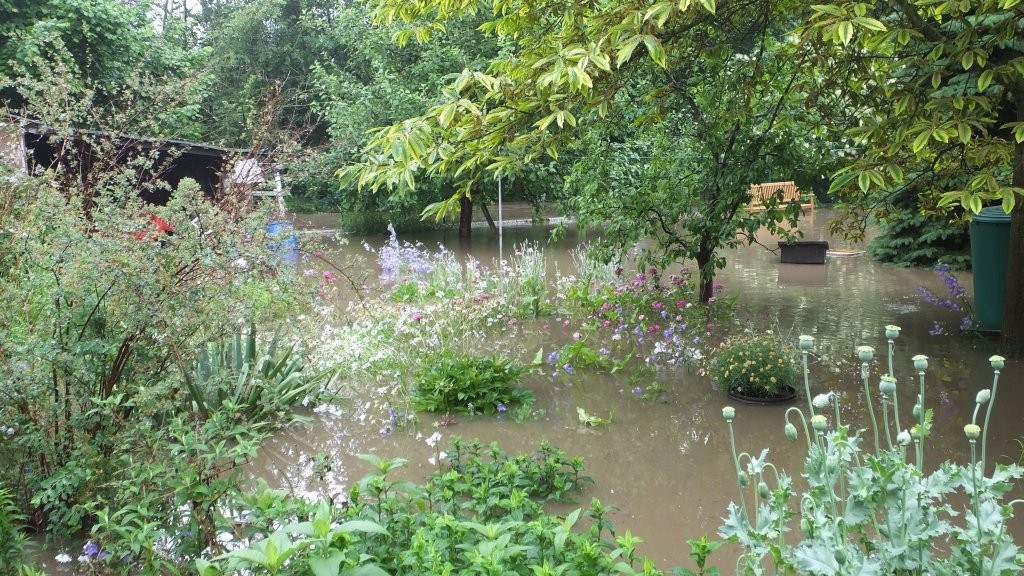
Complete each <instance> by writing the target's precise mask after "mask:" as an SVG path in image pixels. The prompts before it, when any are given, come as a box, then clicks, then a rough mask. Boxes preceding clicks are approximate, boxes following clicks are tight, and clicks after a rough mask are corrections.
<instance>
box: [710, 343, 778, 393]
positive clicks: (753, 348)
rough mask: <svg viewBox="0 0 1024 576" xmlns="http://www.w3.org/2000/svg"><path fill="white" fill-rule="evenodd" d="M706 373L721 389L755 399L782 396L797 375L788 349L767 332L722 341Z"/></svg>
mask: <svg viewBox="0 0 1024 576" xmlns="http://www.w3.org/2000/svg"><path fill="white" fill-rule="evenodd" d="M708 371H709V372H710V373H711V376H712V377H713V378H714V379H715V380H717V381H718V383H719V386H721V388H722V389H723V390H725V391H727V392H731V393H733V394H739V395H742V396H751V397H755V398H772V397H776V396H780V395H783V394H785V393H786V392H787V391H788V390H789V388H790V387H791V385H792V384H793V382H795V381H796V379H797V374H798V373H797V367H796V362H794V360H793V353H792V349H791V347H789V346H787V345H786V344H785V343H784V342H782V341H781V340H780V339H779V338H777V337H776V336H774V335H773V334H770V333H764V334H750V335H744V336H740V337H738V338H732V339H730V340H727V341H725V342H723V343H722V344H721V345H720V346H719V347H718V349H717V350H716V351H715V353H714V354H713V355H712V357H711V362H710V365H709V368H708Z"/></svg>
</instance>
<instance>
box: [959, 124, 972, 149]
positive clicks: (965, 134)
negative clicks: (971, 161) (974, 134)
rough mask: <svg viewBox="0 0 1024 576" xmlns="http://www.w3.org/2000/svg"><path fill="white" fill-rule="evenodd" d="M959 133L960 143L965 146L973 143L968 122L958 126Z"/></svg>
mask: <svg viewBox="0 0 1024 576" xmlns="http://www.w3.org/2000/svg"><path fill="white" fill-rule="evenodd" d="M957 132H958V133H959V135H960V141H961V142H963V143H964V144H967V143H968V142H970V141H971V126H970V125H969V124H967V123H966V122H961V123H960V124H958V125H957Z"/></svg>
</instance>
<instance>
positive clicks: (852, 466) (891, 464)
mask: <svg viewBox="0 0 1024 576" xmlns="http://www.w3.org/2000/svg"><path fill="white" fill-rule="evenodd" d="M898 334H899V328H898V327H895V326H887V327H886V337H887V339H888V342H889V351H890V354H889V370H890V373H889V374H886V375H884V376H882V377H881V378H880V379H879V380H880V383H879V385H878V393H879V394H880V395H881V397H882V409H881V411H882V426H883V427H884V428H883V429H881V430H880V429H879V426H878V422H877V420H876V415H875V413H874V412H873V411H872V412H870V416H871V419H872V423H871V435H872V439H871V440H868V441H865V440H864V439H863V438H861V436H860V432H859V431H858V429H857V428H854V427H851V426H850V425H849V424H847V423H844V422H842V420H841V412H840V410H839V396H837V395H835V394H832V393H826V394H819V395H817V396H814V397H813V398H812V397H811V395H810V393H809V391H810V384H809V379H808V374H807V368H806V362H805V363H804V365H803V371H804V378H805V387H806V389H807V391H808V395H807V396H808V398H807V407H806V412H805V411H804V410H802V409H798V408H790V409H789V410H788V411H787V412H786V420H787V421H786V425H785V433H786V436H787V438H789V439H790V440H796V439H797V438H798V436H799V432H798V429H797V427H796V425H794V424H793V423H792V422H791V421H790V417H791V416H796V417H797V420H798V422H800V423H801V424H802V425H803V431H804V435H805V437H806V440H807V459H806V464H805V468H804V474H803V476H804V478H805V479H806V481H807V488H806V489H805V490H804V491H802V492H798V491H797V489H796V488H795V487H794V486H793V483H792V481H791V480H790V478H789V476H787V475H786V474H785V473H784V472H782V471H780V470H778V469H777V468H775V467H774V466H773V465H772V464H771V463H770V462H768V461H767V457H766V456H767V450H765V451H763V452H762V453H761V455H760V456H757V457H755V456H751V455H750V454H747V453H737V452H736V448H735V437H734V435H733V421H734V419H735V417H736V411H735V410H734V409H733V408H731V407H727V408H725V409H723V411H722V412H723V416H724V417H725V420H726V422H727V424H728V427H729V432H730V442H731V445H732V455H733V461H734V463H735V467H736V472H737V484H738V486H739V489H740V502H739V504H737V503H732V504H730V505H729V509H728V517H727V518H726V520H725V523H724V524H723V526H722V527H721V529H720V534H721V535H722V536H723V537H725V538H729V539H730V540H733V541H736V542H739V543H740V544H742V545H743V548H744V551H743V554H742V555H741V556H740V558H739V559H738V561H737V570H738V572H741V573H744V574H764V573H767V572H769V571H773V572H775V573H801V574H818V575H833V574H904V573H908V574H909V573H912V574H951V575H952V574H992V575H1004V574H1005V575H1009V574H1017V573H1018V571H1019V570H1020V568H1021V566H1020V563H1019V561H1018V557H1017V547H1016V545H1015V544H1014V542H1013V536H1012V535H1011V534H1010V532H1009V531H1008V527H1007V520H1008V518H1009V517H1010V516H1011V515H1012V506H1013V505H1015V504H1018V503H1020V502H1022V501H1021V500H1014V501H1012V502H1009V503H1006V502H1004V500H1003V497H1004V496H1005V495H1006V494H1007V492H1008V491H1009V490H1010V489H1011V488H1012V486H1013V483H1014V481H1015V480H1017V479H1019V478H1021V477H1022V476H1024V469H1022V468H1021V467H1019V466H1017V465H1008V466H1004V465H997V466H995V467H994V469H992V470H991V471H990V473H989V474H988V475H986V470H987V468H986V460H985V458H986V454H985V439H986V438H985V434H984V431H987V430H988V426H989V418H990V416H991V410H990V409H991V403H992V402H994V401H995V392H996V386H997V384H998V377H999V372H1000V370H1001V369H1002V368H1003V359H1002V358H1001V357H999V356H993V357H992V358H991V359H990V360H991V365H992V368H993V370H994V378H993V385H992V389H991V390H982V391H981V392H979V393H978V396H977V398H976V401H975V402H976V406H975V410H974V416H973V417H972V419H971V423H970V424H967V425H966V426H965V427H964V432H965V434H966V436H967V440H968V442H970V445H971V462H970V463H969V464H966V465H961V464H954V463H949V462H946V463H943V464H941V465H939V466H938V467H937V468H936V469H935V470H934V471H933V472H930V473H926V472H925V470H924V462H925V439H926V438H927V436H928V432H929V428H930V419H931V416H930V411H928V410H926V409H925V407H924V376H925V372H926V371H927V368H928V359H927V357H925V356H920V355H919V356H915V357H914V358H913V362H914V368H915V371H916V372H917V373H918V377H919V386H920V388H919V390H920V392H919V395H918V397H917V402H916V404H915V406H914V408H913V410H912V414H913V419H914V420H915V421H916V424H915V425H914V426H913V427H911V428H910V429H900V419H899V417H900V415H899V411H898V404H897V402H896V395H895V392H896V379H895V378H894V377H893V376H892V375H891V371H892V350H893V348H894V346H893V344H894V340H895V338H896V337H897V336H898ZM812 342H813V339H811V338H810V337H806V336H801V345H800V348H801V351H802V352H803V353H804V354H805V358H806V353H807V352H808V351H809V349H810V347H811V344H812ZM873 356H874V351H873V349H871V348H870V347H865V346H862V347H860V348H859V349H858V357H859V359H860V361H861V366H862V370H861V374H862V379H863V380H864V382H865V388H864V394H865V400H866V401H867V402H868V403H869V404H870V403H871V401H872V400H873V396H874V393H873V392H872V391H871V389H870V387H869V386H868V385H867V383H868V379H869V369H870V362H871V361H872V360H873ZM985 404H988V408H989V409H988V410H987V411H986V412H985V419H984V422H983V424H979V422H978V415H979V411H980V409H981V408H982V407H983V406H984V405H985ZM830 418H831V422H830ZM808 424H809V425H810V426H809V427H808ZM979 442H980V443H981V455H980V458H979V456H978V454H977V451H976V445H977V444H978V443H979ZM865 444H869V446H865ZM872 448H873V450H872ZM959 495H962V496H963V499H964V500H965V501H966V505H964V506H962V509H960V508H961V506H960V505H958V504H956V503H957V502H960V501H961V500H960V498H961V497H960V496H959ZM748 496H750V498H751V500H748V499H747V497H748ZM794 496H796V497H797V500H796V503H795V505H794V503H793V502H792V500H793V497H794ZM793 528H798V529H799V536H798V537H797V538H794V537H792V536H786V532H788V531H791V530H792V529H793ZM770 566H774V568H770Z"/></svg>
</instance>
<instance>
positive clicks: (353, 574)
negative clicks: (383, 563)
mask: <svg viewBox="0 0 1024 576" xmlns="http://www.w3.org/2000/svg"><path fill="white" fill-rule="evenodd" d="M341 576H391V575H390V574H388V573H387V571H385V570H384V569H382V568H381V567H380V566H377V565H376V564H363V565H361V566H356V567H355V568H350V569H348V570H345V571H344V572H342V573H341Z"/></svg>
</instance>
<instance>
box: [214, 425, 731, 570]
mask: <svg viewBox="0 0 1024 576" xmlns="http://www.w3.org/2000/svg"><path fill="white" fill-rule="evenodd" d="M363 459H364V460H366V461H368V462H370V463H371V464H372V465H373V466H374V468H375V471H374V472H373V473H372V474H370V475H369V476H367V477H366V478H364V479H363V480H362V481H360V482H359V483H358V484H357V485H356V486H354V487H353V488H352V490H351V492H350V494H349V499H348V502H346V503H345V506H332V505H331V504H329V503H328V502H320V503H318V504H313V505H307V506H308V508H309V512H308V516H307V517H306V518H308V520H307V519H306V518H304V519H302V520H295V521H291V522H288V521H286V522H282V526H281V528H280V529H279V530H278V531H277V532H275V533H273V534H271V535H270V536H269V538H266V539H264V540H261V541H259V542H248V543H246V544H247V546H246V547H244V548H239V549H236V550H234V551H231V552H228V553H225V554H222V555H220V556H217V557H214V558H207V559H204V560H201V561H199V562H198V563H197V564H198V568H199V574H200V576H219V575H221V574H238V573H259V574H262V573H271V574H279V575H281V576H291V575H299V574H311V573H312V574H332V575H333V574H346V575H354V574H365V575H373V576H378V575H381V574H390V575H392V576H406V575H409V576H412V575H419V574H496V575H497V574H501V575H504V576H537V575H549V576H553V575H557V574H565V575H569V574H581V575H590V574H621V575H623V576H630V575H635V574H647V575H652V576H654V575H661V574H664V572H661V571H659V570H657V569H656V568H655V567H654V565H653V563H652V562H650V560H648V559H646V558H644V557H642V556H641V555H639V554H638V552H637V547H638V545H639V544H640V543H642V542H643V540H642V539H641V538H638V537H635V536H633V535H632V534H631V533H630V532H629V531H628V530H627V531H625V532H624V533H620V532H617V531H616V529H615V526H614V524H613V523H612V522H611V521H610V520H609V518H608V517H607V515H608V514H609V512H611V511H613V510H614V508H612V507H610V506H606V505H604V504H602V503H601V502H600V501H599V500H597V499H593V500H592V501H591V502H590V505H589V506H588V507H586V508H577V509H575V510H571V511H569V512H568V513H566V514H564V515H562V514H558V515H556V514H551V513H548V512H546V511H545V509H544V504H545V503H546V502H551V501H563V500H565V497H566V495H568V494H570V493H572V492H573V491H576V490H577V489H578V488H579V487H580V484H581V483H583V482H588V481H589V478H587V477H586V476H583V475H582V471H583V461H582V459H580V458H572V459H569V458H567V457H566V455H565V453H564V452H562V451H561V450H557V449H555V448H553V447H551V446H550V445H548V444H542V445H541V446H540V448H539V449H538V450H537V451H535V452H534V453H532V454H525V455H519V456H509V455H507V454H505V453H504V452H503V451H501V449H500V448H499V447H498V446H497V445H496V444H491V445H490V446H489V447H483V446H481V445H480V443H479V442H477V441H474V442H471V443H463V442H461V441H459V440H456V441H455V442H454V443H453V445H452V447H451V448H449V456H448V459H447V460H446V461H445V462H446V463H445V464H442V466H441V469H440V470H438V471H437V472H435V473H434V474H433V475H432V476H431V477H430V478H429V479H428V480H427V481H426V482H424V483H422V484H413V483H410V482H402V481H396V480H394V479H392V478H391V477H390V476H391V474H392V473H393V472H394V471H395V470H397V469H399V468H401V467H403V466H404V465H405V464H406V461H405V460H402V459H394V460H392V459H383V458H379V457H376V456H363ZM280 498H287V497H283V496H281V497H280ZM695 542H697V541H695ZM697 544H698V545H699V544H701V543H700V542H697ZM714 547H715V546H714V544H709V543H707V542H706V541H704V542H703V546H701V549H700V550H699V554H698V555H699V557H700V558H701V560H702V561H703V560H706V558H707V555H708V554H710V551H711V550H713V548H714ZM321 567H322V568H321ZM247 570H251V571H252V572H246V571H247ZM681 573H685V572H681Z"/></svg>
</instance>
